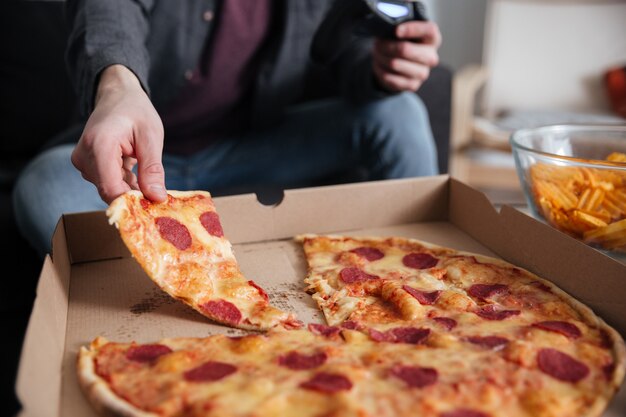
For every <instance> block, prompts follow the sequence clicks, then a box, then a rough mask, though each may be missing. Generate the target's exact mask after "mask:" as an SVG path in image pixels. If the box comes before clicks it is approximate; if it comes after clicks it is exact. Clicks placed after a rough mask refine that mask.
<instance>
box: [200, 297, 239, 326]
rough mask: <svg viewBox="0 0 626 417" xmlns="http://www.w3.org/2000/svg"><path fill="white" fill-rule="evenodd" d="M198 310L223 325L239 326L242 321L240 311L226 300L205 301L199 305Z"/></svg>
mask: <svg viewBox="0 0 626 417" xmlns="http://www.w3.org/2000/svg"><path fill="white" fill-rule="evenodd" d="M200 308H201V309H202V310H203V311H205V312H206V313H208V314H209V315H210V316H211V317H213V318H215V320H217V321H220V322H223V323H229V324H239V322H240V321H241V319H242V316H241V311H239V309H238V308H237V307H236V306H235V305H234V304H233V303H231V302H229V301H226V300H211V301H207V302H206V303H204V304H201V305H200Z"/></svg>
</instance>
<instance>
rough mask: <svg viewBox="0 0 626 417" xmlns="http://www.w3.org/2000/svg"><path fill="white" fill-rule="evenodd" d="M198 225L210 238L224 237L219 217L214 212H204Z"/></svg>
mask: <svg viewBox="0 0 626 417" xmlns="http://www.w3.org/2000/svg"><path fill="white" fill-rule="evenodd" d="M200 223H202V226H203V227H204V229H205V230H206V231H207V232H209V234H210V235H211V236H215V237H224V230H223V229H222V223H220V216H219V215H218V214H217V213H216V212H214V211H205V212H204V213H202V214H201V215H200Z"/></svg>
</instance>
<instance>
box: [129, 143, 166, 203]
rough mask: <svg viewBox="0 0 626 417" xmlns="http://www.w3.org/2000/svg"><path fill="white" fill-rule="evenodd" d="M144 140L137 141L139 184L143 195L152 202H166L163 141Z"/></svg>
mask: <svg viewBox="0 0 626 417" xmlns="http://www.w3.org/2000/svg"><path fill="white" fill-rule="evenodd" d="M155 139H157V138H144V140H140V141H137V145H136V149H135V153H136V157H137V182H138V184H139V189H140V190H141V192H142V193H143V195H144V196H145V197H146V198H147V199H149V200H151V201H157V202H160V201H165V200H166V199H167V192H166V190H165V169H164V168H163V164H162V163H161V149H162V145H161V143H162V141H161V140H155Z"/></svg>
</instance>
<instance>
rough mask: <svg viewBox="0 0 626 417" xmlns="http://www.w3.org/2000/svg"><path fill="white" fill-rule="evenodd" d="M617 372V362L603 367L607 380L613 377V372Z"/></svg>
mask: <svg viewBox="0 0 626 417" xmlns="http://www.w3.org/2000/svg"><path fill="white" fill-rule="evenodd" d="M614 372H615V362H611V363H607V364H606V365H604V366H603V367H602V373H603V374H604V377H605V378H606V380H607V381H610V380H611V379H613V373H614Z"/></svg>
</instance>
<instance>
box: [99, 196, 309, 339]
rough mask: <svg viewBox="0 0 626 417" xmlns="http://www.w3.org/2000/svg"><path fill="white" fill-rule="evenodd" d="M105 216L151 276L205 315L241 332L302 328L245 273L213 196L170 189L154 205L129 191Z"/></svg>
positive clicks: (157, 282)
mask: <svg viewBox="0 0 626 417" xmlns="http://www.w3.org/2000/svg"><path fill="white" fill-rule="evenodd" d="M106 214H107V216H108V218H109V222H110V223H111V224H114V225H115V226H116V227H117V228H118V230H119V233H120V235H121V237H122V240H123V241H124V243H125V244H126V246H127V247H128V249H129V250H130V252H131V254H132V255H133V257H134V258H135V259H136V260H137V261H138V263H139V264H140V265H141V266H142V268H143V269H144V271H145V272H146V273H147V274H148V276H149V277H150V278H151V279H152V280H153V281H154V282H155V283H156V284H157V285H158V286H159V287H160V288H161V289H162V290H164V291H165V292H166V293H168V294H169V295H171V296H172V297H174V298H176V299H178V300H181V301H182V302H184V303H186V304H187V305H189V306H191V307H192V308H194V309H195V310H197V311H198V312H199V313H201V314H203V315H204V316H206V317H208V318H210V319H212V320H214V321H216V322H219V323H222V324H225V325H228V326H231V327H237V328H241V329H252V330H263V329H269V328H271V327H274V326H276V325H282V326H287V327H294V326H295V327H298V326H299V322H298V321H297V320H296V319H295V317H294V316H293V315H292V314H290V313H287V312H284V311H281V310H278V309H276V308H274V307H272V306H271V305H270V303H269V298H268V296H267V294H266V293H265V291H263V289H262V288H261V287H260V286H258V285H257V284H256V283H255V282H254V281H252V280H248V279H246V278H245V277H244V275H243V274H242V273H241V270H240V269H239V266H238V263H237V261H236V259H235V256H234V254H233V251H232V247H231V244H230V242H229V241H228V239H226V238H225V236H224V231H223V229H222V225H221V223H220V218H219V215H218V214H217V212H216V210H215V206H214V204H213V200H212V198H211V194H210V193H208V192H206V191H169V192H168V198H167V200H166V201H165V202H163V203H152V202H150V201H149V200H147V199H145V198H144V197H143V194H141V192H139V191H129V192H127V193H125V194H122V195H121V196H120V197H118V198H117V199H115V200H114V201H113V202H112V203H111V205H110V206H109V208H108V209H107V211H106Z"/></svg>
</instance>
